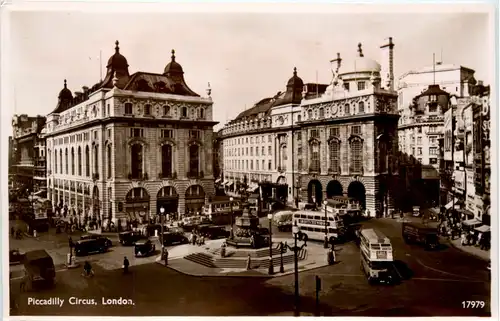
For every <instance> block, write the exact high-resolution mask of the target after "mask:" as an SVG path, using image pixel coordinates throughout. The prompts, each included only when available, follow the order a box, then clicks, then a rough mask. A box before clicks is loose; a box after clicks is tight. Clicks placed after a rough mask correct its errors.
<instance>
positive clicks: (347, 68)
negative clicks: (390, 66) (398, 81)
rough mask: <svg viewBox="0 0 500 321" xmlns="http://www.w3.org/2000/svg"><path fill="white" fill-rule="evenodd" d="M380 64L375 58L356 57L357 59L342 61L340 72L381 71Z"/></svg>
mask: <svg viewBox="0 0 500 321" xmlns="http://www.w3.org/2000/svg"><path fill="white" fill-rule="evenodd" d="M380 69H381V68H380V64H379V63H378V62H376V61H375V60H373V59H370V58H366V57H356V59H354V60H351V61H347V62H346V63H342V65H341V67H340V74H341V75H343V74H348V73H353V72H368V73H372V72H380Z"/></svg>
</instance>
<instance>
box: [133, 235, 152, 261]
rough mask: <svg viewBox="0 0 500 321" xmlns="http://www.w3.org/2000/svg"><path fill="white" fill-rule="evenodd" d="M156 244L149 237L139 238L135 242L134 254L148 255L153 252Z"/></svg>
mask: <svg viewBox="0 0 500 321" xmlns="http://www.w3.org/2000/svg"><path fill="white" fill-rule="evenodd" d="M155 251H156V246H155V245H154V244H153V242H152V241H151V240H149V239H140V240H137V241H136V242H135V247H134V254H135V256H136V257H138V256H149V255H151V254H154V252H155Z"/></svg>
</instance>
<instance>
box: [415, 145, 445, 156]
mask: <svg viewBox="0 0 500 321" xmlns="http://www.w3.org/2000/svg"><path fill="white" fill-rule="evenodd" d="M411 150H412V152H411V153H412V155H414V156H415V155H416V156H420V155H422V153H423V149H422V147H417V149H416V151H417V153H416V154H415V147H412V149H411ZM429 155H433V156H438V155H439V149H438V147H429Z"/></svg>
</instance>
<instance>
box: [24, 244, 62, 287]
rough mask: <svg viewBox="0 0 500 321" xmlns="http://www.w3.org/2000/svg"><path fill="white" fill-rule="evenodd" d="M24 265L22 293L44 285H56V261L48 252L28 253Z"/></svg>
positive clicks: (36, 251)
mask: <svg viewBox="0 0 500 321" xmlns="http://www.w3.org/2000/svg"><path fill="white" fill-rule="evenodd" d="M23 264H24V271H23V272H24V276H23V278H22V281H21V291H31V290H33V289H36V288H38V287H39V286H42V285H48V286H52V285H54V280H55V277H56V270H55V267H54V261H53V260H52V257H51V256H50V255H49V254H48V253H47V251H45V250H34V251H29V252H26V253H25V255H24V258H23Z"/></svg>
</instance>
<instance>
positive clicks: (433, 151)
mask: <svg viewBox="0 0 500 321" xmlns="http://www.w3.org/2000/svg"><path fill="white" fill-rule="evenodd" d="M437 154H438V148H437V147H430V148H429V155H437Z"/></svg>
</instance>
